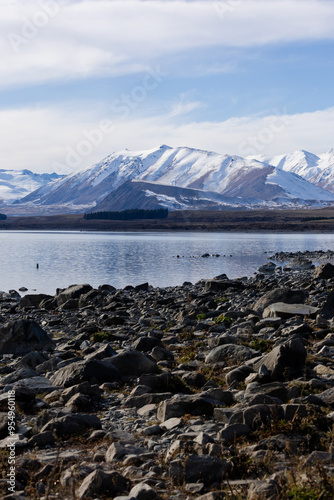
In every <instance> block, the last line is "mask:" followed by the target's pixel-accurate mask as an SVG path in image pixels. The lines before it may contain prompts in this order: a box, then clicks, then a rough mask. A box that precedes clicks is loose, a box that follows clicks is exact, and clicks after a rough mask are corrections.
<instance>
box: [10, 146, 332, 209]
mask: <svg viewBox="0 0 334 500" xmlns="http://www.w3.org/2000/svg"><path fill="white" fill-rule="evenodd" d="M325 174H327V177H326V176H325ZM317 176H318V177H319V179H318V177H317ZM306 177H307V178H306ZM315 178H316V179H317V182H316V183H315V182H311V180H312V179H315ZM128 181H142V182H147V183H151V184H154V183H155V184H156V185H161V186H164V185H166V186H170V187H174V188H175V197H174V198H175V200H176V201H175V205H174V209H176V208H177V205H179V204H180V200H181V198H180V196H181V195H180V191H179V190H180V189H182V188H183V189H195V190H196V189H197V190H200V191H203V192H210V193H217V194H219V195H221V196H223V197H227V198H229V199H231V203H232V205H231V206H233V204H235V203H236V202H235V199H239V200H240V204H241V205H242V204H245V205H248V204H249V205H250V206H252V205H257V206H268V207H271V206H275V207H277V206H279V204H280V201H279V200H283V201H282V206H298V205H299V206H301V205H303V204H304V205H306V206H309V205H312V204H313V205H315V206H317V204H318V206H321V205H323V204H331V203H334V150H329V151H327V152H326V153H323V154H322V155H314V154H313V153H309V152H307V151H304V150H300V151H295V152H293V153H290V154H288V155H276V156H273V157H268V156H264V155H258V156H252V157H246V158H242V157H240V156H237V155H228V154H219V153H215V152H213V151H206V150H201V149H195V148H189V147H178V148H172V147H170V146H167V145H161V146H159V147H157V148H152V149H149V150H144V151H128V150H121V151H118V152H114V153H112V154H110V155H108V156H107V157H105V158H104V159H102V160H101V161H100V162H98V163H96V164H94V165H92V166H91V167H88V168H86V169H85V170H82V171H80V172H76V173H73V174H70V175H68V176H66V177H65V178H62V179H58V180H56V181H55V182H53V183H52V184H50V185H45V186H42V187H41V188H39V189H37V190H36V191H34V192H32V193H30V194H29V195H27V196H25V197H23V198H22V199H20V200H19V201H18V203H19V204H26V205H27V206H29V205H40V206H53V205H57V204H58V205H62V206H63V207H64V206H65V207H66V206H67V207H68V208H69V209H71V210H75V209H76V208H78V209H79V206H80V209H82V207H86V209H87V211H92V210H94V209H95V208H98V207H99V205H100V204H101V203H103V200H104V199H105V198H106V197H109V198H110V197H112V193H114V192H115V191H116V190H117V189H119V188H121V186H122V185H123V184H124V183H126V182H128ZM129 186H131V185H129ZM129 186H128V187H129ZM327 186H329V188H331V189H332V191H333V192H331V191H330V189H329V188H328V187H327ZM143 189H144V188H143ZM161 189H162V188H161ZM132 191H133V193H132V195H133V194H134V187H133V186H132ZM155 191H157V190H155ZM128 192H129V196H131V195H130V190H128ZM153 192H154V191H153ZM169 193H170V194H169V196H170V197H171V198H173V196H172V192H171V190H169ZM155 194H156V196H160V204H161V206H165V205H164V200H163V199H162V198H161V195H160V194H159V193H155ZM147 196H153V195H152V194H147ZM190 198H191V202H190V203H191V206H193V202H194V200H195V199H196V196H190ZM232 199H234V201H233V200H232ZM130 201H131V200H130V199H129V203H130ZM165 202H166V200H165ZM218 206H219V203H218V205H217V208H218ZM138 208H141V207H138ZM170 208H171V207H170ZM195 208H196V207H195Z"/></svg>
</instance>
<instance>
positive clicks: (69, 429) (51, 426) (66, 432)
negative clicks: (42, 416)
mask: <svg viewBox="0 0 334 500" xmlns="http://www.w3.org/2000/svg"><path fill="white" fill-rule="evenodd" d="M88 429H101V421H100V419H99V418H98V417H96V416H95V415H88V414H86V413H77V414H75V415H65V416H63V417H58V418H53V419H51V420H50V421H49V422H48V423H47V424H45V425H44V427H42V429H41V432H47V431H51V432H54V433H55V434H56V435H57V436H58V437H67V436H71V435H72V434H82V433H83V432H85V431H87V430H88Z"/></svg>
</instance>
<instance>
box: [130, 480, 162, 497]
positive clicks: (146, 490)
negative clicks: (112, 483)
mask: <svg viewBox="0 0 334 500" xmlns="http://www.w3.org/2000/svg"><path fill="white" fill-rule="evenodd" d="M129 496H130V497H133V498H135V499H136V500H159V499H160V497H159V495H158V494H157V492H156V491H155V490H154V489H153V488H151V486H149V485H148V484H146V483H139V484H136V486H134V487H133V488H132V489H131V491H130V493H129Z"/></svg>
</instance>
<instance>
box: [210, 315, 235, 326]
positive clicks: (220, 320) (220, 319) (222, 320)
mask: <svg viewBox="0 0 334 500" xmlns="http://www.w3.org/2000/svg"><path fill="white" fill-rule="evenodd" d="M214 322H215V323H216V325H225V326H227V327H228V326H231V323H232V318H230V317H229V316H225V314H221V315H220V316H217V318H215V319H214Z"/></svg>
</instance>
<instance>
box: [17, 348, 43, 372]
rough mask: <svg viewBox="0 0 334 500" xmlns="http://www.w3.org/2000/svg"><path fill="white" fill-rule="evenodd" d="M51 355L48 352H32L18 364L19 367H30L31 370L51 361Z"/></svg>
mask: <svg viewBox="0 0 334 500" xmlns="http://www.w3.org/2000/svg"><path fill="white" fill-rule="evenodd" d="M49 356H50V354H49V353H47V352H40V351H32V352H29V354H26V355H25V356H23V358H22V359H21V360H20V361H19V362H18V363H17V366H28V367H29V368H33V369H34V370H35V368H36V367H37V366H38V365H40V364H42V363H44V362H45V361H47V360H48V359H49Z"/></svg>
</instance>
